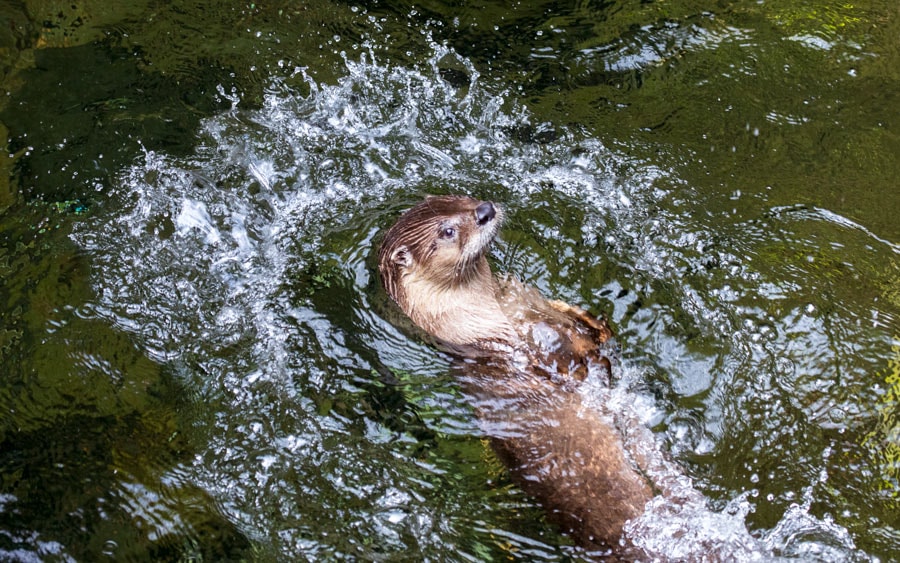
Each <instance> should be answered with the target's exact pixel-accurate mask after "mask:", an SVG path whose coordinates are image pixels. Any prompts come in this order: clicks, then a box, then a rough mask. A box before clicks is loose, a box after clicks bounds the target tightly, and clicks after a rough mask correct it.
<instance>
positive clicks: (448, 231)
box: [441, 227, 456, 238]
mask: <svg viewBox="0 0 900 563" xmlns="http://www.w3.org/2000/svg"><path fill="white" fill-rule="evenodd" d="M454 236H456V229H454V228H453V227H444V228H443V229H441V238H453V237H454Z"/></svg>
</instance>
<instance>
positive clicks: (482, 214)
mask: <svg viewBox="0 0 900 563" xmlns="http://www.w3.org/2000/svg"><path fill="white" fill-rule="evenodd" d="M496 216H497V210H496V209H494V204H493V203H491V202H489V201H486V202H484V203H482V204H481V205H479V206H478V207H476V208H475V222H476V223H478V226H480V227H483V226H484V225H486V224H487V223H488V222H489V221H491V220H492V219H493V218H494V217H496Z"/></svg>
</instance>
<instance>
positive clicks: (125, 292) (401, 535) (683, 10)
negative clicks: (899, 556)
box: [0, 2, 900, 561]
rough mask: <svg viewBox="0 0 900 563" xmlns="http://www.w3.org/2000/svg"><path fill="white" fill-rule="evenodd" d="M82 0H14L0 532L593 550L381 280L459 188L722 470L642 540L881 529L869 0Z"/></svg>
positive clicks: (7, 54) (375, 554)
mask: <svg viewBox="0 0 900 563" xmlns="http://www.w3.org/2000/svg"><path fill="white" fill-rule="evenodd" d="M104 10H106V11H105V12H102V13H101V12H99V11H96V10H93V9H89V8H87V7H82V6H78V5H75V6H69V7H67V8H65V9H63V10H61V11H58V12H56V13H50V12H48V14H44V13H42V12H40V10H38V9H37V8H29V7H26V8H13V7H10V8H4V12H3V13H4V15H5V16H6V17H7V18H8V19H9V21H10V29H11V30H12V31H13V35H14V37H13V38H12V39H10V40H8V41H7V40H4V43H3V44H2V45H3V48H4V51H3V52H2V56H3V57H4V62H5V64H4V67H3V68H4V70H3V72H4V75H3V83H4V88H5V89H6V91H7V92H9V94H8V96H6V97H5V100H4V101H3V102H2V104H3V105H2V110H0V121H2V122H3V124H4V129H3V130H2V132H3V133H4V137H5V138H7V139H8V143H7V144H8V150H7V151H6V153H7V154H8V155H9V156H7V157H6V158H4V160H3V161H2V162H0V166H3V167H4V169H6V170H7V171H8V173H9V178H10V179H9V182H8V184H7V183H4V184H0V209H4V211H3V214H2V216H0V233H2V236H0V241H2V246H0V270H2V272H3V277H2V279H3V282H2V285H0V295H2V296H3V298H4V299H3V305H2V316H0V363H2V366H3V368H2V369H3V377H2V383H0V398H2V402H3V409H2V412H3V413H5V415H4V417H3V419H2V426H0V440H2V448H0V463H2V476H3V479H2V491H0V506H2V510H0V522H2V524H0V550H2V552H3V554H4V556H5V557H9V558H13V559H17V560H25V561H28V560H97V559H101V558H102V557H104V556H106V557H109V558H113V559H138V560H144V559H163V560H168V559H186V558H198V559H209V560H221V559H227V558H230V559H247V560H260V561H268V560H295V559H297V558H306V559H314V560H321V559H326V560H327V559H344V558H355V559H365V560H369V559H385V558H400V559H427V560H446V559H447V558H451V559H454V560H485V559H498V558H501V557H502V558H507V557H514V558H521V559H526V560H560V559H565V558H575V559H579V558H582V557H583V556H584V554H583V553H581V552H580V551H579V550H578V549H577V548H575V547H574V546H572V545H571V541H570V540H569V539H567V538H566V537H565V536H563V535H560V534H559V532H558V531H557V530H556V529H555V528H554V527H553V526H552V525H551V524H549V523H547V522H546V521H545V519H544V516H543V514H542V512H541V510H540V508H539V507H538V506H537V505H536V504H535V503H534V502H533V501H532V500H531V499H529V498H528V497H527V496H525V495H524V494H523V493H522V492H521V491H520V490H518V489H517V488H516V487H515V486H514V485H512V484H511V483H510V481H509V477H508V475H507V474H506V472H505V470H504V469H503V467H502V466H501V465H500V464H499V462H498V461H497V460H496V458H495V457H494V456H493V454H492V453H491V451H490V448H489V447H488V445H487V444H486V443H485V442H484V440H483V439H482V436H481V434H480V432H479V430H478V427H477V424H476V423H475V419H474V414H473V412H472V410H471V407H470V406H469V405H468V404H467V403H466V401H465V399H464V398H463V397H462V395H461V393H460V391H459V388H458V386H457V384H456V382H455V381H454V379H453V377H452V374H451V373H450V370H449V358H447V357H446V356H444V355H442V354H441V353H439V352H437V351H435V350H434V349H433V348H431V347H430V346H429V345H428V344H427V343H425V342H424V341H423V340H422V339H421V338H420V336H419V335H418V334H417V333H416V332H415V331H414V330H412V328H411V327H410V326H409V324H408V322H406V321H404V320H403V319H402V318H401V317H400V316H399V315H398V314H397V312H396V310H394V309H393V308H392V307H391V306H390V305H389V303H388V302H387V299H386V297H385V295H384V293H383V292H382V291H381V290H380V288H379V286H378V281H377V278H376V276H375V271H374V255H375V251H376V249H377V244H378V242H379V240H380V239H379V237H380V236H381V234H382V233H383V232H384V230H385V229H386V228H387V227H388V226H389V225H390V224H391V222H392V221H393V220H394V219H395V218H396V216H397V215H398V214H399V213H400V212H401V211H402V210H403V209H405V208H407V207H408V206H410V205H412V204H413V203H415V202H416V201H418V200H419V199H420V198H421V197H422V196H423V195H425V194H428V193H456V192H464V193H470V194H472V195H475V196H477V197H483V198H490V199H492V200H493V201H496V202H498V203H500V204H502V205H503V206H504V207H505V209H506V214H507V217H508V218H507V222H506V225H505V227H504V230H503V232H502V235H501V240H500V241H498V244H497V246H496V248H495V251H494V253H493V255H492V261H493V263H494V266H495V267H496V268H497V269H499V270H503V271H508V272H511V273H513V274H515V275H517V276H518V277H520V278H521V279H523V280H524V281H526V282H528V283H530V284H533V285H536V286H537V287H539V288H540V289H541V291H543V292H544V293H545V294H546V295H548V296H552V297H554V298H559V299H564V300H566V301H569V302H572V303H575V304H578V305H581V306H583V307H585V308H587V309H589V310H591V311H593V312H595V313H605V314H606V315H607V316H608V317H609V319H610V322H611V324H612V325H613V326H614V328H615V330H616V332H617V333H618V339H619V342H620V344H621V346H622V363H621V364H622V365H621V369H620V370H619V372H618V373H617V374H614V375H615V380H616V383H615V385H616V392H617V393H619V394H618V395H616V397H619V398H620V399H621V400H627V401H628V402H629V403H631V404H633V405H634V406H635V408H636V409H637V410H638V411H639V413H640V416H641V417H642V419H643V420H644V422H645V423H646V424H647V425H648V426H649V427H650V428H651V429H652V431H653V433H654V435H655V438H656V439H657V440H658V441H659V443H660V444H661V446H662V448H663V449H665V450H666V451H668V452H670V454H671V456H672V458H673V459H674V460H675V461H676V462H677V463H678V465H679V466H680V468H681V469H682V471H683V472H684V474H685V475H687V476H688V477H690V478H691V479H692V480H693V487H694V488H696V489H697V490H698V491H700V492H701V493H702V494H703V495H704V496H705V498H707V499H708V511H709V512H708V513H705V514H702V515H698V514H683V515H680V516H679V515H675V517H674V518H673V519H672V520H669V521H665V520H663V519H659V520H653V519H650V520H648V522H647V524H646V526H644V528H643V533H646V534H647V535H648V536H647V537H648V538H651V539H654V538H655V539H656V540H658V541H662V542H665V541H667V538H671V537H672V528H666V526H667V525H670V526H675V528H676V529H680V530H682V531H683V532H685V533H698V534H699V533H701V532H699V531H698V530H701V529H702V528H703V527H704V524H709V523H711V522H718V523H721V522H723V521H725V522H727V523H728V524H727V525H728V526H732V525H733V526H738V527H744V526H745V527H746V528H748V529H749V530H750V531H751V532H752V533H753V534H754V535H755V536H756V537H757V538H758V539H759V541H760V552H764V553H773V554H776V555H782V556H786V557H789V558H798V559H802V560H824V561H838V560H841V561H843V560H870V559H875V558H877V559H879V560H885V561H887V560H893V559H895V558H896V555H895V553H896V548H897V545H898V532H897V529H898V512H897V500H896V495H897V486H898V485H897V470H896V457H897V431H896V423H895V416H896V410H897V390H896V382H897V378H898V377H900V375H898V369H900V368H898V362H900V357H898V349H900V340H898V339H900V331H898V322H897V314H898V309H900V269H898V253H900V246H898V241H900V230H898V227H897V223H896V220H895V215H896V209H898V208H900V205H898V204H900V201H898V193H900V192H898V191H897V189H896V181H895V178H896V177H897V172H898V170H897V162H896V155H897V154H898V148H900V147H898V142H897V133H896V131H895V130H894V125H895V121H896V117H897V110H896V109H895V108H896V107H900V105H898V104H897V103H896V102H897V100H896V99H895V98H896V97H897V92H898V89H897V78H898V76H897V72H896V68H898V67H897V62H898V56H897V55H898V53H897V50H896V41H895V40H894V38H895V37H896V36H897V31H898V29H897V23H896V21H897V20H896V16H897V14H896V8H895V7H894V6H893V5H890V4H888V3H877V2H875V3H871V4H870V5H866V6H850V5H846V4H838V3H828V2H818V3H815V2H810V3H806V4H803V5H800V6H797V5H795V4H794V3H791V4H790V5H784V6H783V5H781V4H780V3H765V4H758V3H756V2H746V3H742V2H736V3H730V4H722V3H716V4H712V3H704V2H693V3H682V4H679V6H678V7H673V6H669V5H668V4H667V3H647V4H639V3H631V2H617V3H606V4H602V5H592V4H584V5H577V6H559V5H549V4H547V5H542V4H529V5H527V6H521V5H515V6H512V7H510V6H501V5H492V4H489V5H484V6H479V8H478V9H474V8H468V7H466V6H458V7H453V8H451V7H448V6H445V5H443V4H441V3H429V4H424V5H418V4H417V5H416V6H410V5H405V4H400V3H390V4H383V3H380V2H373V3H370V4H369V5H363V4H358V5H353V4H351V5H342V4H329V3H321V4H313V5H307V6H303V7H295V6H265V7H264V6H257V5H246V6H243V7H240V8H234V9H232V8H228V9H224V8H222V7H220V6H218V5H217V4H211V5H209V6H207V5H205V4H204V3H202V2H187V3H178V4H172V5H168V6H166V7H163V8H160V7H158V6H157V7H153V8H151V7H149V6H146V7H145V6H142V5H140V4H135V3H129V5H128V6H116V5H111V6H110V7H108V8H104ZM79 18H80V19H79ZM5 176H6V175H4V177H5ZM705 517H709V518H710V519H709V520H704V518H705ZM723 519H724V520H723ZM648 541H649V540H648Z"/></svg>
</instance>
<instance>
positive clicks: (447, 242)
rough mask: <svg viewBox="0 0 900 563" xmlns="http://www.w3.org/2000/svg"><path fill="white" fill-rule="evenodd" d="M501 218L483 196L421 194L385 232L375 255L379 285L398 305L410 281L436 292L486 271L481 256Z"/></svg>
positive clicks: (487, 271) (401, 301) (404, 296)
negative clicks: (414, 203)
mask: <svg viewBox="0 0 900 563" xmlns="http://www.w3.org/2000/svg"><path fill="white" fill-rule="evenodd" d="M501 220H502V211H501V210H500V209H499V208H498V207H496V206H495V205H494V204H493V203H491V202H489V201H479V200H476V199H473V198H470V197H466V196H439V197H429V198H427V199H426V200H425V201H423V202H422V203H420V204H418V205H416V206H415V207H413V208H412V209H410V210H409V211H407V212H406V213H404V214H403V216H402V217H400V219H399V220H398V221H397V223H396V224H395V225H394V226H393V227H391V228H390V230H389V231H388V232H387V234H386V235H385V239H384V243H383V244H382V246H381V251H380V252H379V260H378V265H379V270H380V271H381V278H382V282H383V283H384V287H385V289H386V290H387V292H388V293H389V294H390V295H391V297H392V298H393V299H394V300H395V301H397V302H398V303H400V305H401V306H403V305H404V303H405V302H406V296H407V293H408V291H409V290H410V288H411V287H412V286H417V287H418V286H422V284H427V286H429V287H430V290H432V291H440V290H443V289H449V288H457V287H459V286H462V285H466V284H468V283H470V282H471V281H472V280H473V279H474V278H476V277H478V276H482V275H485V273H486V275H487V276H490V271H489V269H487V262H486V261H485V260H484V257H485V254H486V252H487V249H488V248H489V246H490V243H491V241H492V240H493V239H494V236H495V235H496V234H497V230H498V229H499V226H500V222H501ZM482 262H484V263H483V264H482ZM417 297H418V298H426V297H427V296H425V295H421V296H417Z"/></svg>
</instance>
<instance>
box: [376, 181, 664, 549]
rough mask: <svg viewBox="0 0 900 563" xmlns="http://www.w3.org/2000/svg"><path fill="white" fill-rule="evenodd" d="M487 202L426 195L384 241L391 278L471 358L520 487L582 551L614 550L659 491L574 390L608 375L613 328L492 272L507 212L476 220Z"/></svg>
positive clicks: (421, 315)
mask: <svg viewBox="0 0 900 563" xmlns="http://www.w3.org/2000/svg"><path fill="white" fill-rule="evenodd" d="M481 203H483V202H481V201H478V200H475V199H472V198H469V197H465V196H443V197H429V198H427V199H426V200H425V201H424V202H422V203H420V204H418V205H416V206H415V207H413V208H412V209H410V210H409V211H407V212H406V213H405V214H404V215H403V216H402V217H400V219H399V220H398V221H397V223H396V224H395V225H394V226H393V227H391V229H390V230H389V231H388V232H387V234H386V235H385V239H384V242H383V244H382V246H381V249H380V252H379V271H380V273H381V279H382V282H383V284H384V287H385V289H386V290H387V292H388V293H389V294H390V296H391V297H392V298H393V299H394V300H395V301H396V302H397V303H398V304H399V306H400V308H401V309H402V310H403V311H404V312H405V313H406V314H407V315H408V316H409V317H410V319H411V320H412V321H413V322H414V323H415V324H416V325H418V326H419V327H421V328H422V329H424V330H425V331H426V332H428V333H429V334H431V335H432V336H434V337H436V338H437V339H439V340H440V341H441V342H442V343H443V344H444V345H445V346H447V347H448V348H449V349H451V350H452V351H455V352H456V353H457V354H458V355H460V356H461V357H462V358H464V361H462V362H460V363H459V364H458V367H459V369H460V380H461V382H462V384H463V387H464V389H465V391H466V393H467V395H468V396H469V397H470V398H471V399H472V400H473V402H474V404H475V406H476V409H477V412H478V416H479V422H480V424H481V427H482V428H483V430H484V431H485V432H486V433H487V434H488V435H489V436H490V437H491V439H492V443H493V445H494V448H495V450H496V451H497V453H498V455H499V457H500V458H501V459H502V460H503V461H504V463H505V464H506V465H507V466H508V467H509V469H510V472H511V474H512V476H513V477H514V478H515V479H516V481H517V482H518V483H519V484H520V485H521V486H522V488H523V489H525V491H527V492H528V493H529V494H531V495H533V496H534V497H535V498H536V499H538V500H539V501H540V502H541V503H542V505H543V506H544V507H545V508H546V509H547V511H548V514H549V515H550V516H551V518H553V519H554V520H555V521H556V522H558V523H559V524H560V525H561V526H562V527H563V529H564V531H566V532H567V533H570V534H571V535H572V536H573V537H574V538H575V539H576V540H577V541H578V542H579V543H580V544H581V545H583V546H585V547H587V548H590V549H598V550H604V551H609V550H611V549H612V550H615V549H617V548H618V547H619V539H620V536H621V535H622V529H623V526H624V524H625V523H626V522H627V521H628V520H630V519H632V518H635V517H637V516H639V515H640V514H641V513H642V512H643V510H644V506H645V505H646V503H647V501H648V500H649V499H650V498H651V497H652V494H653V493H652V491H651V487H650V484H649V481H648V479H647V477H646V476H645V475H644V474H643V473H642V471H641V470H640V468H639V467H638V465H640V460H633V459H631V458H630V456H629V454H628V453H627V452H626V449H625V447H624V444H623V439H622V436H621V431H620V430H619V429H617V427H616V425H615V423H614V418H613V417H612V416H610V413H604V412H601V410H598V409H595V408H593V407H588V406H586V405H584V404H583V403H582V399H581V395H580V394H579V393H578V392H577V391H576V390H575V389H574V387H575V386H577V385H578V382H579V381H581V380H583V379H584V378H585V377H587V376H588V374H596V375H597V376H598V377H608V370H609V365H610V364H609V360H608V359H607V358H606V357H605V354H604V352H603V351H604V348H605V346H606V345H607V341H608V340H609V339H610V337H611V336H612V333H611V331H610V330H609V328H608V326H607V325H606V323H605V322H604V321H602V320H599V319H597V318H595V317H594V316H592V315H591V314H590V313H587V312H586V311H584V310H582V309H580V308H578V307H575V306H572V305H568V304H566V303H563V302H561V301H550V300H546V299H544V298H543V297H542V296H541V295H540V294H539V293H538V292H537V290H535V289H534V288H530V287H527V286H524V285H523V284H521V283H520V282H518V281H517V280H515V279H514V278H511V277H495V276H494V275H493V274H492V273H491V270H490V267H489V265H488V262H487V258H486V253H487V251H488V249H489V246H490V243H491V241H492V240H493V238H494V236H495V235H496V233H497V230H498V229H499V225H500V222H501V220H502V212H501V210H500V209H499V208H496V206H495V209H496V213H497V214H496V217H495V218H494V219H493V220H491V221H489V222H487V223H486V224H484V225H479V224H478V223H477V221H476V216H475V210H476V208H477V207H478V205H480V204H481ZM448 229H452V230H453V231H454V233H453V236H446V235H447V234H448V233H449V232H450V231H449V230H448Z"/></svg>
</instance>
